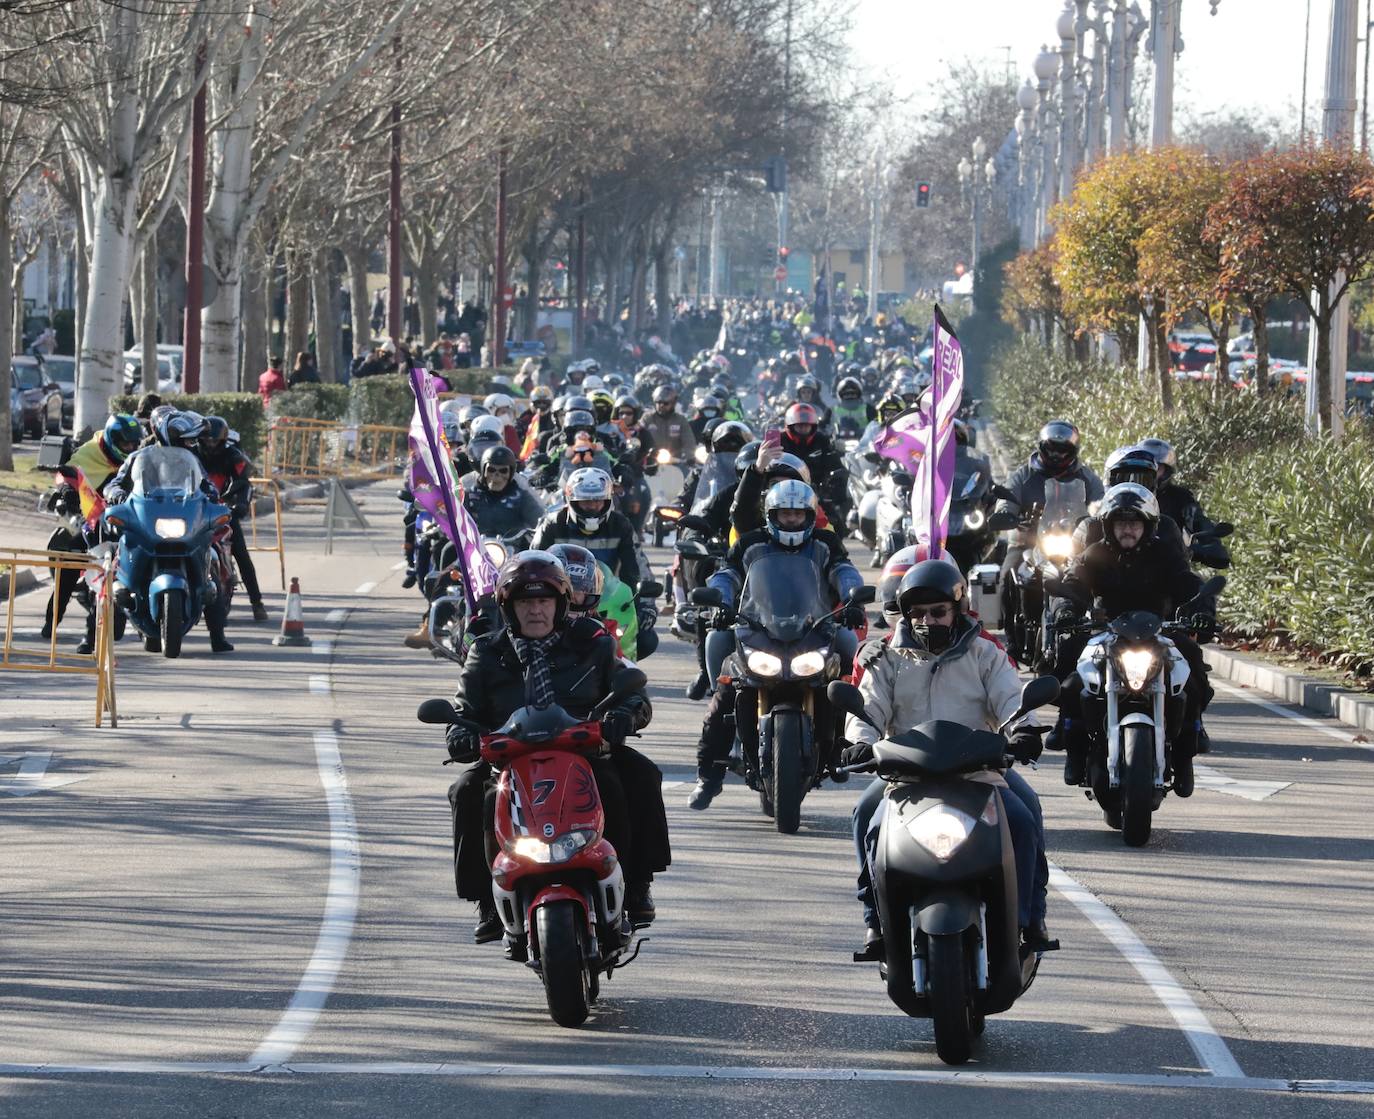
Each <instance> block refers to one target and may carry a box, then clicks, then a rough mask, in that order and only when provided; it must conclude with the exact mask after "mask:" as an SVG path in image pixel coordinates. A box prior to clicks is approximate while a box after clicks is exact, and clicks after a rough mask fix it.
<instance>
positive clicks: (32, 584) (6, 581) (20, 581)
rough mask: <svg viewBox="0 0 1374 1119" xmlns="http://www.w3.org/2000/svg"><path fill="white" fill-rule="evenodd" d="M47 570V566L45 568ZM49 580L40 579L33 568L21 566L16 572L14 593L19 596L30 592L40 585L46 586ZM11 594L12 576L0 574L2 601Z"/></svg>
mask: <svg viewBox="0 0 1374 1119" xmlns="http://www.w3.org/2000/svg"><path fill="white" fill-rule="evenodd" d="M44 570H46V568H45V569H44ZM47 585H48V582H47V580H44V579H40V578H39V577H38V576H37V574H35V572H34V570H33V568H31V567H24V568H20V569H19V570H18V571H16V572H15V573H14V594H15V597H16V598H17V597H18V596H19V595H21V594H28V593H29V591H36V590H38V589H39V588H40V587H46V586H47ZM9 595H10V577H9V576H8V575H0V601H3V600H5V599H8V598H9Z"/></svg>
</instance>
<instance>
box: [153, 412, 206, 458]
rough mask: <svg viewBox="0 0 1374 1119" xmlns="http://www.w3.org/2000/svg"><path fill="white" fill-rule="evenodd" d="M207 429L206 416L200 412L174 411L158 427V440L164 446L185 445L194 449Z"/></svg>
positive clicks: (190, 449)
mask: <svg viewBox="0 0 1374 1119" xmlns="http://www.w3.org/2000/svg"><path fill="white" fill-rule="evenodd" d="M204 431H205V417H204V416H202V415H201V414H200V413H199V412H173V413H172V414H171V415H170V416H165V417H164V418H163V420H162V422H161V423H160V424H159V425H158V427H157V432H156V434H157V441H158V442H159V443H161V444H162V445H163V446H164V447H184V448H186V450H188V451H194V450H195V449H196V445H197V443H198V441H199V439H200V437H201V435H202V434H203V433H204Z"/></svg>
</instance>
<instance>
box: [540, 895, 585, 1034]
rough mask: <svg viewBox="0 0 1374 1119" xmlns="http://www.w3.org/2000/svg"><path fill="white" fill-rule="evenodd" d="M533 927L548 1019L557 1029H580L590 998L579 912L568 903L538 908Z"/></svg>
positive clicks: (557, 903)
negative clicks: (560, 1027) (551, 1019)
mask: <svg viewBox="0 0 1374 1119" xmlns="http://www.w3.org/2000/svg"><path fill="white" fill-rule="evenodd" d="M534 927H535V932H536V935H537V936H538V938H539V966H540V971H541V973H542V975H543V977H544V997H545V999H546V1000H547V1001H548V1004H549V1016H550V1017H551V1018H553V1020H554V1021H555V1022H557V1023H558V1024H559V1025H560V1026H580V1025H582V1023H583V1022H585V1021H586V1020H587V1014H588V1012H589V1011H590V1010H591V998H592V995H591V986H590V983H589V982H588V979H587V965H586V962H585V959H584V954H583V951H582V946H583V937H584V935H585V934H584V923H583V920H582V911H581V908H580V907H579V906H578V905H577V903H576V902H571V901H559V902H554V903H553V904H551V905H541V906H540V907H539V909H538V911H537V912H536V913H535V916H534Z"/></svg>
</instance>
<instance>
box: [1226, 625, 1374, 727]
mask: <svg viewBox="0 0 1374 1119" xmlns="http://www.w3.org/2000/svg"><path fill="white" fill-rule="evenodd" d="M1202 654H1203V657H1204V659H1205V660H1206V661H1207V663H1208V664H1209V665H1211V667H1212V675H1213V677H1214V678H1219V679H1222V680H1226V681H1227V682H1229V683H1232V684H1236V685H1239V686H1241V687H1247V688H1254V689H1256V690H1258V691H1262V692H1268V693H1269V694H1270V695H1272V696H1274V697H1275V698H1276V699H1278V700H1279V701H1280V702H1283V703H1291V704H1293V705H1295V706H1297V707H1301V708H1303V709H1304V710H1306V711H1310V712H1312V714H1314V715H1319V716H1325V717H1328V718H1332V719H1335V720H1336V721H1337V722H1341V723H1345V724H1346V725H1347V726H1350V727H1354V728H1355V729H1357V730H1366V731H1374V695H1371V694H1370V693H1368V692H1353V691H1350V690H1349V689H1347V688H1341V687H1337V686H1336V685H1335V684H1332V683H1329V682H1328V681H1326V680H1322V679H1319V678H1318V677H1315V676H1304V675H1303V674H1302V673H1301V672H1294V671H1292V670H1290V669H1285V668H1278V667H1277V666H1275V665H1272V664H1268V663H1267V662H1265V661H1263V660H1260V659H1258V658H1256V657H1250V656H1246V655H1245V654H1244V653H1236V652H1233V651H1231V650H1230V649H1222V648H1218V647H1217V646H1215V645H1208V646H1206V647H1204V648H1203V650H1202Z"/></svg>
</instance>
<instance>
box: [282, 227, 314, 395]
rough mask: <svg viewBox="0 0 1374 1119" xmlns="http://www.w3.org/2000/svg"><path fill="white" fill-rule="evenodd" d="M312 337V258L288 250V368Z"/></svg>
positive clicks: (294, 250) (299, 252) (296, 250)
mask: <svg viewBox="0 0 1374 1119" xmlns="http://www.w3.org/2000/svg"><path fill="white" fill-rule="evenodd" d="M309 333H310V258H309V256H308V255H307V254H306V253H305V252H303V251H301V250H299V249H287V250H286V346H285V350H286V353H285V354H284V356H285V358H286V367H287V368H288V369H290V368H292V367H293V366H294V365H295V361H296V355H297V354H299V353H304V352H305V350H306V348H307V346H308V343H309Z"/></svg>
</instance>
